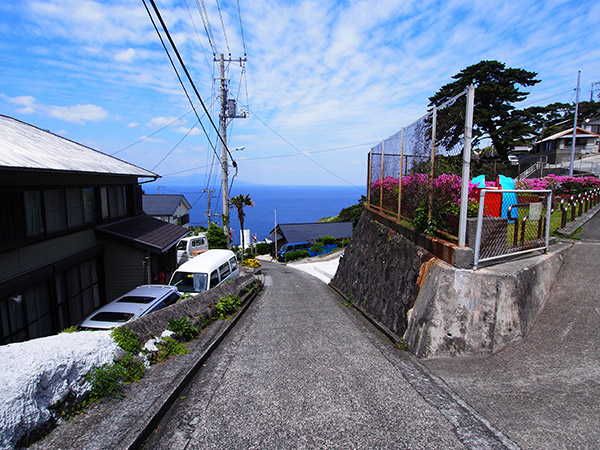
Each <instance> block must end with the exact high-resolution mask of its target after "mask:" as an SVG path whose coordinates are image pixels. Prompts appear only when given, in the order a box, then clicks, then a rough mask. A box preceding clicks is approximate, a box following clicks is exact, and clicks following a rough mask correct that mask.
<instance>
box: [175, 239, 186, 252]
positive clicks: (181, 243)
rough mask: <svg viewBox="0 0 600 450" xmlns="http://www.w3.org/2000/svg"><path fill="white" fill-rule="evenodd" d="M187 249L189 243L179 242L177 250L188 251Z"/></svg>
mask: <svg viewBox="0 0 600 450" xmlns="http://www.w3.org/2000/svg"><path fill="white" fill-rule="evenodd" d="M186 249H187V241H179V244H177V250H186Z"/></svg>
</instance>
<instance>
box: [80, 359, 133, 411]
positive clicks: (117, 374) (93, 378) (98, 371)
mask: <svg viewBox="0 0 600 450" xmlns="http://www.w3.org/2000/svg"><path fill="white" fill-rule="evenodd" d="M85 378H86V380H87V381H89V382H90V383H91V385H92V389H91V391H90V399H89V401H90V403H94V402H97V401H100V400H101V399H102V398H103V397H116V398H119V399H120V398H123V392H122V390H123V386H122V383H123V380H124V379H125V369H124V368H123V366H121V365H120V364H105V365H103V366H101V367H97V368H95V369H92V370H91V371H90V372H89V373H88V374H87V375H86V377H85Z"/></svg>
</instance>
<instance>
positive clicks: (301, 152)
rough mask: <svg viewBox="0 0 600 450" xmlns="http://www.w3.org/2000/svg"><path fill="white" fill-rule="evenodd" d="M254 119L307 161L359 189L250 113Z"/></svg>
mask: <svg viewBox="0 0 600 450" xmlns="http://www.w3.org/2000/svg"><path fill="white" fill-rule="evenodd" d="M250 112H251V113H252V114H253V115H254V117H256V118H257V119H258V120H259V121H260V122H261V123H262V124H263V125H264V126H265V127H267V128H268V129H269V130H271V132H273V133H274V134H276V135H277V136H279V138H280V139H281V140H282V141H283V142H285V143H286V144H288V145H289V146H290V147H292V148H293V149H294V150H296V151H297V152H298V153H300V154H301V155H302V156H304V157H305V158H306V159H308V160H309V161H311V162H312V163H313V164H315V165H316V166H319V167H320V168H321V169H323V170H324V171H325V172H327V173H328V174H330V175H333V176H334V177H336V178H337V179H338V180H341V181H343V182H344V183H346V184H348V185H350V186H354V187H356V188H357V187H359V186H357V185H355V184H354V183H351V182H350V181H348V180H346V179H345V178H342V177H340V176H339V175H337V174H336V173H334V172H332V171H331V170H329V169H328V168H327V167H325V166H323V165H322V164H319V163H318V162H317V161H315V160H314V159H312V158H311V157H310V156H308V155H307V154H306V153H305V152H303V151H302V150H300V149H299V148H298V147H296V146H295V145H294V144H292V143H291V142H290V141H288V140H287V139H286V138H284V137H283V136H282V135H281V134H279V133H278V132H277V131H275V130H274V129H273V128H271V127H270V126H269V125H268V124H267V123H266V122H265V121H264V120H262V119H261V118H260V117H258V116H257V115H256V113H254V112H253V111H250Z"/></svg>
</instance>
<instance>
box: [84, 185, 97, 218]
mask: <svg viewBox="0 0 600 450" xmlns="http://www.w3.org/2000/svg"><path fill="white" fill-rule="evenodd" d="M81 194H82V197H83V220H84V222H85V223H94V222H96V220H97V212H96V196H95V195H94V188H83V189H82V190H81Z"/></svg>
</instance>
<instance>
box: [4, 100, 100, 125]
mask: <svg viewBox="0 0 600 450" xmlns="http://www.w3.org/2000/svg"><path fill="white" fill-rule="evenodd" d="M4 98H7V99H8V100H9V101H10V102H11V103H14V104H16V105H22V106H23V107H22V108H18V109H17V112H19V113H21V114H33V113H39V114H43V115H46V116H49V117H54V118H55V119H60V120H65V121H67V122H73V123H78V124H83V123H85V122H87V121H100V120H104V119H106V118H107V117H108V112H107V111H106V110H105V109H104V108H102V107H101V106H97V105H91V104H85V105H72V106H56V105H44V104H41V103H37V101H36V99H35V97H32V96H30V95H21V96H17V97H12V98H10V97H6V96H4Z"/></svg>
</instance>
